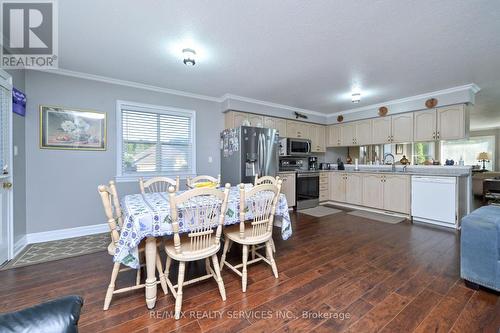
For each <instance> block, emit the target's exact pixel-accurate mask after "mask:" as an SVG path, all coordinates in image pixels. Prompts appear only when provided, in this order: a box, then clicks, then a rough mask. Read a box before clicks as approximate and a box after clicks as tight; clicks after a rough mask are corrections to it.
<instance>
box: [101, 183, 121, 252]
mask: <svg viewBox="0 0 500 333" xmlns="http://www.w3.org/2000/svg"><path fill="white" fill-rule="evenodd" d="M97 189H98V191H99V195H100V196H101V200H102V205H103V207H104V213H105V214H106V218H107V219H108V220H107V222H108V226H109V231H110V233H111V240H112V241H113V243H114V244H115V245H116V244H117V243H118V240H119V239H120V232H119V229H120V228H122V227H123V217H122V210H121V207H120V199H119V198H118V192H117V191H116V185H115V182H114V181H110V182H109V185H108V186H106V185H99V187H98V188H97Z"/></svg>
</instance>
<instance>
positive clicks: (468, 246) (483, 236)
mask: <svg viewBox="0 0 500 333" xmlns="http://www.w3.org/2000/svg"><path fill="white" fill-rule="evenodd" d="M460 243H461V253H460V276H461V277H462V279H464V280H466V281H467V282H469V285H471V284H470V282H472V286H473V285H474V284H477V285H480V286H483V287H487V288H490V289H494V290H496V291H500V207H498V206H484V207H481V208H479V209H476V210H475V211H473V212H472V213H470V214H469V215H467V216H465V217H464V218H463V219H462V232H461V240H460Z"/></svg>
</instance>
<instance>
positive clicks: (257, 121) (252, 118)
mask: <svg viewBox="0 0 500 333" xmlns="http://www.w3.org/2000/svg"><path fill="white" fill-rule="evenodd" d="M248 121H249V122H250V126H253V127H263V126H264V117H263V116H259V115H256V114H249V115H248Z"/></svg>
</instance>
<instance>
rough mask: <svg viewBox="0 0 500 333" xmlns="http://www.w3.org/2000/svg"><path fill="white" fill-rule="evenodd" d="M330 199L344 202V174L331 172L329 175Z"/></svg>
mask: <svg viewBox="0 0 500 333" xmlns="http://www.w3.org/2000/svg"><path fill="white" fill-rule="evenodd" d="M329 186H330V200H332V201H338V202H345V199H346V196H345V191H346V181H345V174H343V173H340V172H331V173H330V176H329Z"/></svg>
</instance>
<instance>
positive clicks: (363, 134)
mask: <svg viewBox="0 0 500 333" xmlns="http://www.w3.org/2000/svg"><path fill="white" fill-rule="evenodd" d="M355 125H356V131H355V136H354V142H355V144H356V145H360V146H364V145H370V144H372V121H371V120H361V121H357V122H355Z"/></svg>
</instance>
